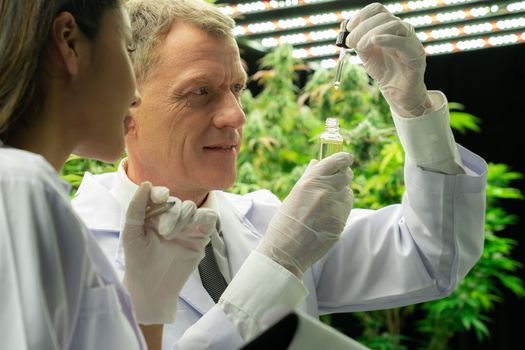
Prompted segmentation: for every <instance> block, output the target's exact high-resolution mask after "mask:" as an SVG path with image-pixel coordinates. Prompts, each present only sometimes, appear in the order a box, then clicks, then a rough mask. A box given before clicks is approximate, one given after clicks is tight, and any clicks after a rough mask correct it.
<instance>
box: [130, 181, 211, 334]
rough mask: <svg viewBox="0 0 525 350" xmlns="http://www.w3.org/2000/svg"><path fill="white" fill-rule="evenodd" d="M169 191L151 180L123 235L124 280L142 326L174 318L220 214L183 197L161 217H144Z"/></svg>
mask: <svg viewBox="0 0 525 350" xmlns="http://www.w3.org/2000/svg"><path fill="white" fill-rule="evenodd" d="M168 194H169V191H168V189H167V188H165V187H153V189H152V185H151V183H149V182H144V183H143V184H141V185H140V187H139V189H138V190H137V192H136V193H135V195H134V197H133V199H132V200H131V202H130V204H129V207H128V210H127V213H126V222H125V225H124V229H123V231H122V234H121V235H122V237H121V241H122V246H123V248H124V259H125V272H124V280H123V284H124V286H125V287H126V288H127V290H128V292H129V294H130V295H131V299H132V301H133V307H134V310H135V314H136V318H137V321H138V322H139V323H140V324H163V323H173V322H174V321H175V312H176V308H177V299H178V294H179V292H180V290H181V289H182V287H183V286H184V283H185V282H186V280H187V279H188V277H189V276H190V274H191V273H192V271H193V270H194V269H195V268H196V267H197V265H198V264H199V262H200V261H201V259H202V258H203V257H204V247H206V245H207V244H208V242H209V241H210V235H211V234H212V233H213V232H214V231H215V230H216V225H217V220H218V216H217V213H215V212H214V211H213V210H211V209H204V208H203V209H197V208H196V206H195V204H193V203H192V202H190V201H185V202H180V200H179V201H178V204H177V205H175V206H174V207H173V208H171V209H170V210H168V211H166V212H165V213H163V214H161V215H160V216H155V217H152V218H150V219H146V220H145V213H146V209H147V208H148V207H151V206H153V205H156V204H161V203H163V202H165V201H166V200H167V199H168ZM171 198H173V197H171ZM159 225H160V226H161V227H160V228H159ZM159 230H160V231H159ZM159 232H162V233H163V236H161V235H160V234H159Z"/></svg>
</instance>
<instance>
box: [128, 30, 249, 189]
mask: <svg viewBox="0 0 525 350" xmlns="http://www.w3.org/2000/svg"><path fill="white" fill-rule="evenodd" d="M156 50H157V51H156V52H157V53H158V57H159V61H158V63H156V64H155V66H154V67H153V69H152V71H151V74H150V75H149V76H148V77H147V79H146V80H145V81H141V82H140V85H139V87H140V92H141V94H142V104H141V105H140V107H138V108H137V109H135V110H134V111H133V115H134V119H135V125H134V126H132V128H131V129H130V132H129V133H128V135H127V137H126V141H127V146H128V151H129V155H130V165H131V167H132V168H134V170H133V169H132V171H131V174H130V177H131V179H132V180H134V181H137V180H139V181H143V180H146V179H148V180H150V181H152V182H153V183H154V184H155V185H164V186H168V187H169V188H170V190H171V192H172V194H174V195H177V196H179V197H181V198H183V199H187V198H193V197H194V196H195V194H198V195H199V194H202V193H203V192H205V193H207V192H209V191H210V190H214V189H225V188H228V187H230V186H231V185H233V183H234V181H235V178H236V160H237V153H238V152H239V146H240V143H241V137H242V127H243V124H244V121H245V116H244V112H243V111H242V109H241V106H240V102H239V100H240V94H241V92H242V90H243V88H244V86H245V83H246V74H245V72H244V70H243V68H242V66H241V61H240V57H239V51H238V48H237V45H236V44H235V42H233V41H231V42H230V41H228V40H226V39H218V38H217V37H214V36H213V35H210V34H208V33H206V32H204V31H202V30H200V29H198V28H196V27H194V26H192V25H190V24H186V23H184V22H178V23H176V24H175V25H174V26H173V27H172V28H171V31H170V33H169V34H168V35H167V37H166V38H165V40H164V41H163V43H161V44H160V45H159V47H158V48H157V49H156ZM135 168H136V169H135ZM134 173H135V174H136V175H137V176H134ZM133 177H135V178H133Z"/></svg>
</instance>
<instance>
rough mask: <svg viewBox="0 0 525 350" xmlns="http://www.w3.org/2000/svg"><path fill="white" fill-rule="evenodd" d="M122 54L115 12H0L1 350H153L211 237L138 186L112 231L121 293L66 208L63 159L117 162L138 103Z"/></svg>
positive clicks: (126, 33)
mask: <svg viewBox="0 0 525 350" xmlns="http://www.w3.org/2000/svg"><path fill="white" fill-rule="evenodd" d="M130 42H131V30H130V24H129V18H128V15H127V12H126V11H125V10H124V8H123V5H122V3H121V1H120V0H89V1H88V0H0V286H1V288H0V310H1V312H0V339H2V340H1V344H2V348H5V349H65V348H71V349H106V348H107V349H137V348H145V346H146V345H145V342H144V338H143V336H142V332H141V331H140V329H139V327H138V323H140V324H141V326H140V328H142V331H143V333H144V336H145V339H146V342H147V344H148V345H149V347H150V348H155V347H159V346H160V342H161V339H162V338H161V337H162V324H163V323H169V322H173V321H174V317H175V308H176V301H177V298H176V296H177V294H178V293H179V291H180V289H181V288H182V286H183V284H184V282H185V281H186V279H187V277H188V276H189V275H190V273H191V271H193V270H194V269H195V267H196V266H197V264H198V262H199V261H200V259H201V258H202V257H203V255H204V253H203V252H204V247H205V246H206V244H207V243H208V241H209V236H210V234H211V233H212V232H213V230H215V229H216V220H217V216H216V214H215V213H214V212H212V211H211V210H209V209H204V210H203V209H196V207H195V205H194V204H193V203H191V202H180V201H179V202H176V203H174V204H172V203H170V206H172V207H173V208H171V209H169V208H168V206H167V205H166V201H167V200H168V194H169V193H168V190H167V188H162V187H153V186H152V185H151V184H150V183H147V182H146V183H143V184H142V185H141V186H140V187H139V189H138V191H137V192H136V194H135V196H134V197H133V199H132V202H131V205H130V207H129V209H128V211H127V215H126V220H125V222H124V223H123V224H122V235H121V240H122V246H123V247H124V253H125V258H129V263H128V264H127V265H126V270H125V273H124V280H123V281H124V282H123V284H124V286H125V287H126V289H127V291H125V290H124V288H123V287H122V285H121V284H120V282H119V279H118V277H117V276H116V274H115V272H114V270H113V268H112V267H111V264H110V263H109V262H108V261H107V259H106V258H105V256H104V253H103V252H102V251H101V250H100V248H99V247H98V246H97V244H96V243H95V242H94V240H93V238H92V237H91V235H90V234H89V233H88V229H87V228H86V227H85V225H84V224H83V223H82V222H81V221H80V219H79V218H78V217H77V216H76V215H75V213H74V212H73V210H72V208H71V206H70V203H69V197H68V193H67V189H66V188H65V187H66V186H64V183H62V182H61V181H60V180H59V177H58V174H57V172H58V171H60V169H61V167H62V166H63V164H64V162H65V161H66V160H67V157H68V156H69V154H70V153H72V152H74V153H76V154H78V155H81V156H84V157H91V158H95V159H99V160H104V161H115V160H116V159H117V158H118V157H119V155H120V154H121V153H122V150H123V135H124V130H125V127H126V121H127V120H128V119H129V118H128V116H129V115H130V108H131V107H132V106H133V105H138V104H139V103H140V97H139V96H137V94H136V90H135V76H134V73H133V69H132V65H131V61H130V58H129V55H128V50H129V49H130V48H129V45H128V44H129V43H130ZM163 205H164V206H165V207H164V208H163V209H162V206H163ZM159 206H160V207H161V212H162V213H161V214H160V215H156V216H153V217H152V216H151V215H148V212H147V210H149V209H155V208H158V207H159ZM175 226H177V236H176V237H174V234H173V230H174V227H175ZM181 227H184V228H185V229H182V230H181ZM126 260H128V259H126ZM145 261H148V264H143V263H142V262H145ZM128 293H129V294H128ZM132 305H133V309H134V311H133V310H132V307H131V306H132ZM137 322H138V323H137Z"/></svg>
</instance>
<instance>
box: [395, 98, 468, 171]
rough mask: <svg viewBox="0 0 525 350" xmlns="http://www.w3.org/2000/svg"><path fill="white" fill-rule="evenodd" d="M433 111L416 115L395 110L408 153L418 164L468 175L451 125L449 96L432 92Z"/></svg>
mask: <svg viewBox="0 0 525 350" xmlns="http://www.w3.org/2000/svg"><path fill="white" fill-rule="evenodd" d="M429 96H430V99H431V101H432V106H433V107H434V109H433V111H430V112H429V113H427V114H425V115H422V116H420V117H415V118H405V117H402V116H399V115H397V114H395V113H393V119H394V124H395V126H396V129H397V133H398V135H399V139H400V141H401V144H402V145H403V149H404V150H405V155H406V157H407V158H408V159H410V160H411V161H412V162H413V163H415V164H416V165H417V166H419V167H421V168H423V169H425V170H430V171H436V172H441V173H445V174H451V175H454V174H464V173H465V171H464V169H463V164H462V162H461V158H460V155H459V152H458V149H457V146H456V143H455V140H454V135H453V134H452V129H451V128H450V116H449V112H448V103H447V98H446V97H445V95H444V94H443V93H441V92H439V91H429Z"/></svg>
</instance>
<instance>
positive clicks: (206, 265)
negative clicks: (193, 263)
mask: <svg viewBox="0 0 525 350" xmlns="http://www.w3.org/2000/svg"><path fill="white" fill-rule="evenodd" d="M199 275H200V277H201V281H202V285H203V286H204V289H206V291H207V292H208V294H209V295H210V297H211V298H212V299H213V301H214V302H215V303H217V302H218V301H219V298H220V297H221V295H222V293H223V292H224V290H225V289H226V287H227V286H228V284H227V283H226V280H225V279H224V276H223V275H222V273H221V270H219V265H218V264H217V259H215V254H214V253H213V246H212V245H211V240H210V243H208V245H207V246H206V248H204V258H203V259H202V260H201V262H200V263H199Z"/></svg>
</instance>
